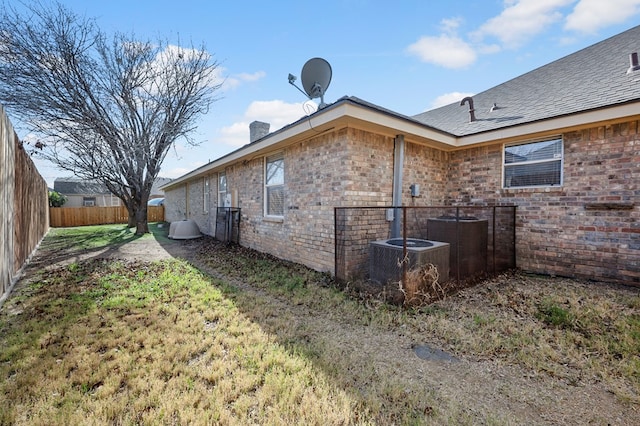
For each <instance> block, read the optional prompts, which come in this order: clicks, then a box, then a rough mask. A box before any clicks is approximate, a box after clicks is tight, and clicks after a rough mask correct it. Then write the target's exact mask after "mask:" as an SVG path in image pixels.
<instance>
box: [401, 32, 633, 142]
mask: <svg viewBox="0 0 640 426" xmlns="http://www.w3.org/2000/svg"><path fill="white" fill-rule="evenodd" d="M638 51H640V26H637V27H634V28H631V29H630V30H627V31H625V32H623V33H620V34H618V35H616V36H613V37H611V38H609V39H607V40H604V41H601V42H599V43H597V44H594V45H592V46H589V47H587V48H585V49H582V50H580V51H578V52H575V53H573V54H570V55H568V56H565V57H564V58H561V59H558V60H557V61H554V62H551V63H550V64H547V65H544V66H542V67H540V68H537V69H535V70H533V71H530V72H528V73H526V74H524V75H521V76H519V77H516V78H514V79H512V80H510V81H507V82H505V83H502V84H500V85H498V86H495V87H492V88H491V89H488V90H486V91H484V92H481V93H478V94H476V95H474V96H472V98H473V102H474V107H475V115H476V118H477V120H476V121H475V122H473V123H470V122H469V107H468V105H464V106H461V105H460V102H456V103H454V104H450V105H447V106H444V107H441V108H438V109H434V110H430V111H426V112H424V113H422V114H418V115H415V116H414V117H413V118H415V119H417V120H419V121H421V122H423V123H425V124H428V125H430V126H433V127H435V128H437V129H440V130H443V131H445V132H448V133H451V134H454V135H456V136H465V135H470V134H474V133H479V132H484V131H488V130H495V129H499V128H503V127H508V126H513V125H518V124H523V123H530V122H534V121H538V120H545V119H549V118H553V117H560V116H565V115H569V114H575V113H579V112H585V111H590V110H595V109H599V108H604V107H610V106H613V105H620V104H625V103H628V102H635V101H638V100H639V99H640V71H635V72H632V73H627V70H628V69H629V64H630V61H629V55H630V54H631V53H634V52H638ZM494 103H495V104H496V105H497V109H494V110H493V111H491V107H492V106H493V105H494Z"/></svg>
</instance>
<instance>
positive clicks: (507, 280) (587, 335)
mask: <svg viewBox="0 0 640 426" xmlns="http://www.w3.org/2000/svg"><path fill="white" fill-rule="evenodd" d="M639 296H640V291H639V289H637V288H630V287H622V286H615V285H608V284H603V283H595V282H590V283H585V282H580V281H575V280H570V279H552V280H550V279H549V278H547V277H541V276H532V275H525V274H507V275H503V276H501V277H498V278H496V279H493V280H490V281H487V282H485V283H483V284H482V285H480V286H477V287H474V288H469V289H465V290H462V291H460V292H459V293H458V294H456V295H455V296H453V297H450V298H448V299H445V300H442V301H439V302H437V303H435V304H432V305H430V306H427V307H423V308H421V309H419V310H416V311H415V314H414V315H411V316H409V317H408V320H409V321H410V322H411V323H412V324H413V326H414V327H416V328H417V329H419V330H424V331H426V332H428V333H429V334H432V335H434V336H437V338H438V339H439V340H440V342H442V344H443V345H444V346H445V347H448V348H450V349H452V350H453V351H455V352H457V353H463V354H469V355H471V356H473V357H475V358H476V359H491V360H498V361H500V362H502V363H508V364H517V365H521V366H524V367H526V368H527V369H528V370H529V372H530V374H531V375H539V374H543V375H549V376H551V377H556V378H560V379H562V380H564V381H566V382H567V383H569V384H572V385H576V386H578V385H580V384H583V383H589V382H604V383H605V384H606V386H607V387H608V389H609V390H610V391H611V392H613V393H614V394H615V395H617V396H618V397H619V398H620V399H621V400H623V401H627V402H632V403H640V297H639Z"/></svg>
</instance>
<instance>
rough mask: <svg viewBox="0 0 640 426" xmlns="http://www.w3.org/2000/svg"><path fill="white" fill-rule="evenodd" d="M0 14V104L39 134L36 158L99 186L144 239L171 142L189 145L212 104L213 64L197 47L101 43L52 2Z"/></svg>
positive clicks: (87, 22)
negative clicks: (118, 202) (156, 182)
mask: <svg viewBox="0 0 640 426" xmlns="http://www.w3.org/2000/svg"><path fill="white" fill-rule="evenodd" d="M25 10H26V13H25V12H22V13H21V12H18V11H17V9H16V8H14V7H12V6H7V5H6V4H5V5H3V7H2V11H1V12H0V102H2V103H3V104H4V105H5V106H6V107H7V109H8V110H9V111H10V113H11V114H12V115H14V116H16V117H17V118H18V119H19V120H20V121H21V122H22V123H25V124H26V125H28V126H29V129H30V130H31V131H33V132H34V134H36V135H38V137H39V140H38V142H37V143H36V146H37V147H38V148H39V150H38V151H37V153H38V155H39V156H41V157H42V158H44V159H47V160H49V161H51V162H53V163H54V164H56V165H57V166H58V167H59V168H61V169H63V170H67V171H70V172H72V173H73V174H74V175H76V176H77V177H80V178H84V179H88V180H97V181H100V182H103V183H104V184H105V185H106V186H107V188H109V190H110V191H111V192H112V193H113V194H114V195H116V196H117V197H119V198H120V199H121V200H122V201H123V203H124V205H125V206H126V207H127V210H128V212H129V226H130V227H133V226H135V227H136V234H143V233H146V232H148V225H147V201H148V199H149V195H150V192H151V185H152V184H153V182H154V180H155V179H156V178H157V176H158V173H159V171H160V166H161V164H162V162H163V161H164V159H165V157H166V155H167V153H168V152H169V150H170V149H171V147H172V146H173V145H174V144H175V143H176V141H179V140H184V141H186V143H188V144H191V145H197V142H196V141H195V140H194V139H193V138H192V136H191V135H192V134H193V131H194V130H195V129H196V126H197V122H198V120H199V119H200V118H202V115H203V114H205V113H207V112H208V110H209V107H210V106H211V103H212V102H214V101H215V100H216V99H215V97H214V94H215V93H214V92H215V91H216V90H217V89H219V87H220V84H218V83H216V79H215V77H216V69H217V67H218V63H217V62H215V61H213V60H212V57H211V55H210V54H208V53H207V52H206V50H205V49H204V47H203V46H202V47H200V48H197V49H196V48H194V47H193V46H191V47H190V48H183V47H179V46H177V45H172V44H169V43H168V42H167V41H165V40H156V41H154V42H151V41H144V42H141V41H137V40H135V39H134V37H133V36H126V35H124V34H121V33H118V34H115V35H113V36H110V37H108V36H107V35H106V34H105V33H104V32H102V31H101V30H100V29H99V28H98V26H97V25H96V22H95V20H93V19H89V18H86V17H83V16H79V15H77V14H75V13H74V12H72V11H71V10H69V9H67V8H66V7H65V6H63V5H61V4H60V3H55V4H50V3H49V4H48V5H45V4H44V3H41V2H37V3H31V4H29V5H27V6H26V8H25Z"/></svg>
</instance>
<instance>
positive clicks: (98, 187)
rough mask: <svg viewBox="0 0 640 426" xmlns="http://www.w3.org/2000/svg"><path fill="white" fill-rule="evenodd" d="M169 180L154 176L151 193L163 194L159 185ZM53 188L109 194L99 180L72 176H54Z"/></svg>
mask: <svg viewBox="0 0 640 426" xmlns="http://www.w3.org/2000/svg"><path fill="white" fill-rule="evenodd" d="M170 181H171V179H170V178H163V177H159V178H156V180H155V182H154V183H153V186H152V187H151V195H164V191H162V190H161V189H160V187H161V186H162V185H166V184H167V183H169V182H170ZM53 190H54V191H56V192H59V193H60V194H65V195H84V194H110V192H109V190H108V189H107V186H106V185H103V184H102V183H100V182H91V181H86V180H83V179H78V178H74V177H64V178H56V179H55V180H54V181H53Z"/></svg>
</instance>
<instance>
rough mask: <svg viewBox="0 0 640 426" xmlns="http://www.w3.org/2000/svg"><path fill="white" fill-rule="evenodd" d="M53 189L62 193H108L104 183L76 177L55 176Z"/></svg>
mask: <svg viewBox="0 0 640 426" xmlns="http://www.w3.org/2000/svg"><path fill="white" fill-rule="evenodd" d="M53 189H54V191H56V192H59V193H60V194H64V195H85V194H109V190H108V189H107V187H106V186H105V185H103V184H101V183H99V182H91V181H86V180H83V179H78V178H56V179H55V180H54V181H53Z"/></svg>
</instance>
